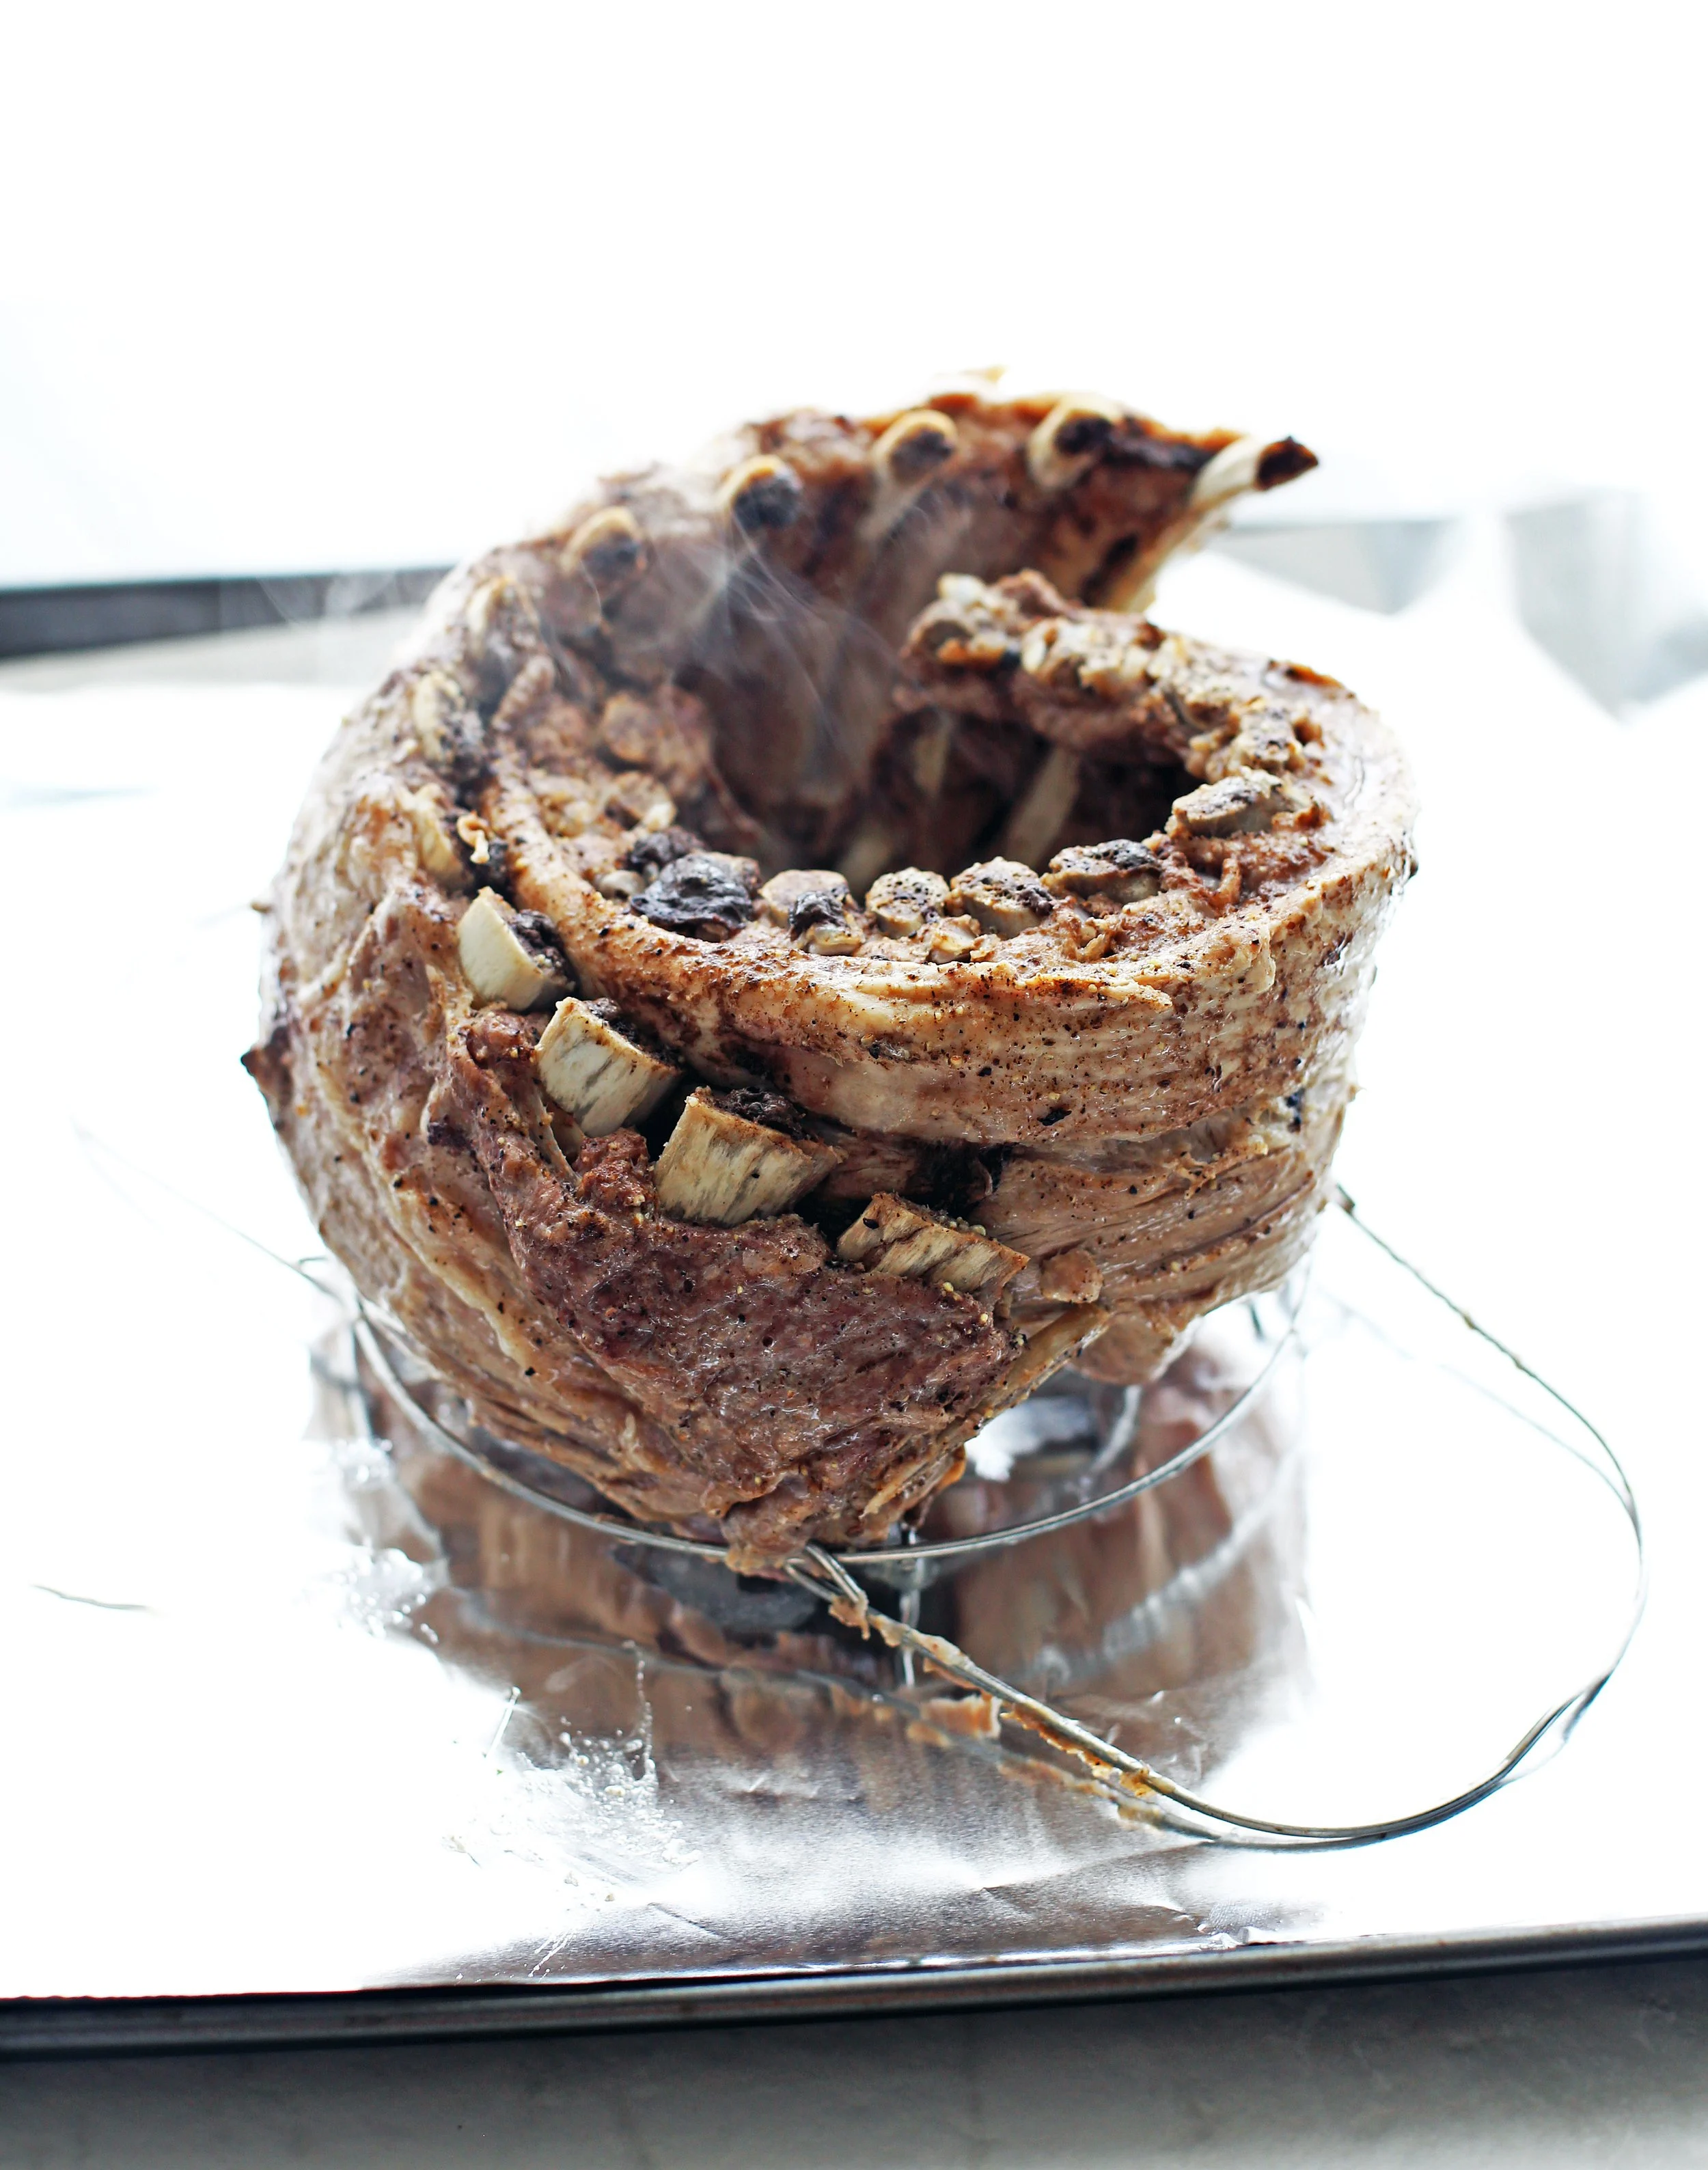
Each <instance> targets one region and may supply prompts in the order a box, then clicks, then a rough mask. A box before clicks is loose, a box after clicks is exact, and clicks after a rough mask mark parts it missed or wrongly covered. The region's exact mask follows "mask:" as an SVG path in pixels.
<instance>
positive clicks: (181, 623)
mask: <svg viewBox="0 0 1708 2170" xmlns="http://www.w3.org/2000/svg"><path fill="white" fill-rule="evenodd" d="M448 570H449V568H448V567H446V566H444V565H408V566H385V567H376V568H374V569H369V570H359V571H350V572H335V573H276V574H254V575H210V576H207V577H205V578H200V579H174V580H103V581H93V582H90V583H88V585H83V586H77V587H45V588H8V587H0V660H5V661H11V660H18V659H20V658H22V657H24V656H29V655H70V654H76V653H79V652H82V651H84V650H88V649H101V648H125V647H129V646H131V645H133V644H136V643H138V642H141V641H153V640H187V639H200V638H201V637H203V636H205V635H206V634H209V633H237V632H244V631H248V630H251V629H253V628H255V627H257V626H270V625H299V624H303V623H309V622H312V621H314V620H317V619H320V618H328V617H331V618H345V617H360V616H362V615H364V614H365V613H366V612H369V611H376V610H388V609H400V608H403V607H413V606H414V605H417V604H419V603H421V602H423V601H425V599H426V597H427V596H429V595H430V594H431V593H432V591H433V590H434V589H435V587H436V586H437V585H438V584H439V582H440V580H442V579H443V578H444V576H445V574H446V572H447V571H448Z"/></svg>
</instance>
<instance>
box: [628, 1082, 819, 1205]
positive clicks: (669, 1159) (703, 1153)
mask: <svg viewBox="0 0 1708 2170" xmlns="http://www.w3.org/2000/svg"><path fill="white" fill-rule="evenodd" d="M840 1159H841V1154H840V1153H839V1152H837V1151H836V1149H835V1146H826V1145H821V1144H819V1141H817V1140H816V1139H807V1138H791V1137H787V1136H785V1135H784V1133H783V1132H782V1131H781V1130H771V1128H769V1127H768V1126H767V1125H766V1124H763V1123H751V1122H749V1120H747V1118H746V1117H745V1115H738V1114H734V1112H733V1111H732V1110H731V1109H728V1108H720V1107H719V1106H718V1104H717V1102H716V1101H715V1100H714V1099H713V1098H712V1096H711V1094H710V1093H707V1091H706V1089H705V1088H704V1087H703V1086H702V1087H701V1088H699V1089H698V1090H697V1091H696V1092H693V1093H690V1094H689V1095H688V1099H687V1104H686V1106H685V1107H684V1109H682V1112H681V1115H680V1117H679V1118H678V1119H677V1122H676V1127H675V1130H672V1131H671V1133H670V1142H669V1144H668V1145H666V1146H665V1149H664V1151H663V1152H661V1153H660V1154H659V1160H658V1166H657V1168H655V1169H654V1184H655V1185H656V1188H657V1191H658V1199H659V1205H662V1206H663V1207H664V1209H665V1212H666V1213H669V1214H671V1215H673V1216H675V1218H676V1219H677V1220H679V1221H709V1222H710V1223H711V1224H712V1225H713V1227H719V1228H734V1227H737V1226H738V1225H739V1223H740V1222H742V1221H752V1220H756V1219H760V1218H761V1217H764V1218H769V1217H771V1216H775V1215H777V1214H779V1213H787V1211H788V1210H789V1208H790V1206H792V1205H793V1204H794V1203H795V1201H796V1200H797V1199H799V1198H804V1197H805V1195H806V1194H807V1193H808V1191H809V1190H811V1189H814V1188H815V1186H816V1185H817V1184H820V1183H822V1182H823V1180H824V1179H825V1177H826V1176H827V1175H828V1174H829V1173H830V1170H831V1169H832V1168H834V1167H835V1165H836V1163H837V1162H838V1161H839V1160H840Z"/></svg>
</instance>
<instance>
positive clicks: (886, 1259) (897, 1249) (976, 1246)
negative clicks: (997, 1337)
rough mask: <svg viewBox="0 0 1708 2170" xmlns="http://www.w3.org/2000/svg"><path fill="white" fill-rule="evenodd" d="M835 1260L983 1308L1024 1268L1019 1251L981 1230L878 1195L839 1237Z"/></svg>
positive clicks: (881, 1193) (885, 1194) (888, 1195)
mask: <svg viewBox="0 0 1708 2170" xmlns="http://www.w3.org/2000/svg"><path fill="white" fill-rule="evenodd" d="M836 1255H837V1257H838V1258H839V1259H843V1260H844V1261H846V1264H849V1265H854V1266H864V1267H865V1269H866V1270H867V1272H868V1273H873V1274H888V1275H889V1276H890V1277H891V1278H892V1279H894V1280H920V1281H930V1282H932V1283H933V1284H934V1285H936V1286H937V1287H939V1288H947V1289H953V1291H954V1292H955V1294H956V1295H958V1296H978V1297H979V1299H980V1301H984V1302H987V1303H994V1302H995V1300H996V1298H997V1297H998V1296H1001V1293H1002V1291H1003V1290H1004V1289H1005V1288H1006V1286H1007V1285H1008V1284H1009V1282H1010V1281H1011V1280H1013V1278H1014V1276H1015V1275H1016V1274H1017V1273H1019V1272H1020V1271H1021V1269H1022V1267H1024V1266H1025V1264H1027V1259H1026V1254H1025V1253H1024V1252H1023V1251H1011V1250H1010V1249H1009V1248H1008V1246H1007V1245H1006V1243H997V1242H996V1241H995V1239H994V1238H993V1237H990V1236H987V1235H985V1233H984V1232H983V1231H982V1230H981V1229H978V1228H969V1227H967V1226H966V1225H965V1224H964V1223H963V1222H958V1221H950V1220H947V1219H945V1218H944V1217H943V1216H942V1215H940V1214H936V1213H931V1212H928V1211H926V1208H925V1207H924V1206H922V1205H910V1203H909V1202H908V1200H905V1199H903V1198H897V1197H895V1196H894V1195H893V1194H892V1193H891V1192H889V1191H883V1190H880V1191H879V1192H878V1195H877V1196H876V1197H874V1198H873V1200H872V1202H871V1204H870V1205H867V1208H866V1211H864V1212H863V1213H862V1215H861V1216H860V1217H859V1219H858V1220H857V1221H855V1222H854V1223H853V1224H852V1225H851V1227H849V1228H847V1229H846V1231H845V1232H844V1233H843V1237H842V1240H841V1243H838V1244H837V1246H836Z"/></svg>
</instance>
